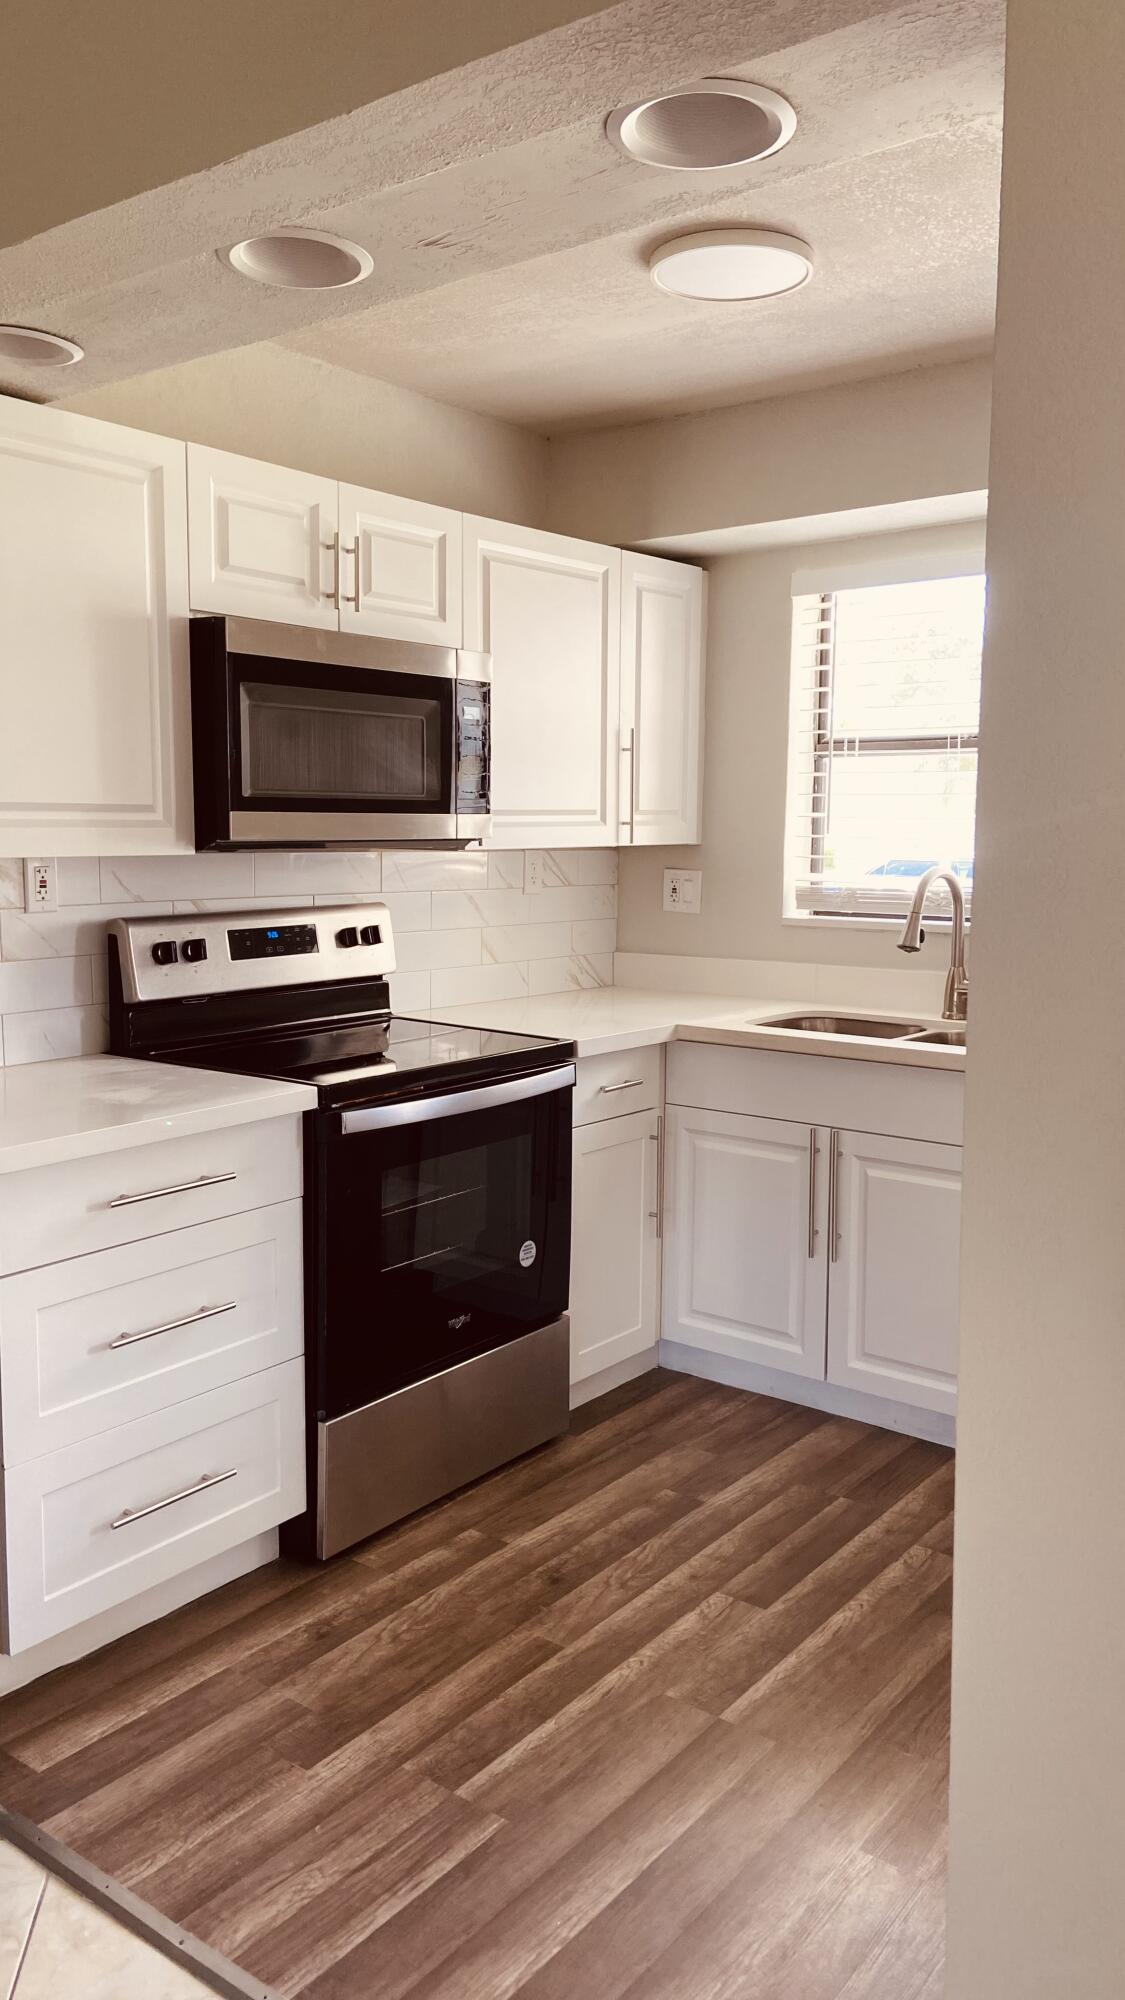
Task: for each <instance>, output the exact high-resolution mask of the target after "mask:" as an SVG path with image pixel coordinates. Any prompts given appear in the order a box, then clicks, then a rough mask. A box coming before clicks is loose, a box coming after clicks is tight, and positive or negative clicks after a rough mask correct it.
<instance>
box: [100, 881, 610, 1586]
mask: <svg viewBox="0 0 1125 2000" xmlns="http://www.w3.org/2000/svg"><path fill="white" fill-rule="evenodd" d="M394 965H395V959H394V938H393V932H392V927H391V920H390V916H389V914H388V912H387V910H386V908H385V906H384V905H382V904H380V903H365V904H357V905H355V906H352V907H348V908H333V909H325V908H316V909H280V910H277V911H275V912H273V913H263V911H262V910H260V909H258V910H252V911H241V912H232V913H230V914H226V913H224V914H221V915H216V914H213V913H212V914H208V915H198V914H190V915H185V916H178V915H177V916H174V917H144V918H124V919H119V920H118V921H116V922H115V923H113V924H111V926H110V936H109V987H110V1045H111V1047H112V1049H113V1050H114V1052H115V1053H116V1054H119V1055H128V1056H141V1057H149V1058H152V1059H155V1060H158V1061H160V1062H175V1063H188V1064H191V1065H194V1066H196V1067H198V1068H202V1069H211V1070H233V1071H237V1072H240V1073H242V1074H245V1075H250V1076H271V1077H284V1078H286V1079H290V1080H292V1079H297V1080H299V1081H301V1082H304V1083H308V1084H310V1085H312V1086H313V1087H314V1088H315V1090H316V1093H317V1098H318V1108H317V1109H316V1110H315V1111H311V1112H309V1113H308V1114H307V1115H306V1119H305V1128H306V1141H305V1203H304V1213H305V1273H306V1301H307V1318H306V1329H307V1331H306V1353H307V1409H308V1434H309V1494H310V1500H309V1507H308V1510H307V1512H306V1514H305V1515H304V1516H302V1517H301V1518H300V1519H299V1520H298V1521H296V1522H294V1523H291V1524H290V1526H289V1527H288V1529H286V1530H283V1546H286V1547H287V1548H288V1549H289V1550H290V1552H292V1553H294V1554H298V1555H301V1556H304V1557H320V1558H324V1557H327V1556H331V1555H335V1554H336V1553H337V1552H338V1551H339V1550H341V1549H344V1548H348V1547H350V1546H351V1545H352V1544H353V1543H354V1542H357V1541H359V1540H361V1539H362V1538H363V1537H364V1536H366V1535H371V1534H374V1533H375V1532H376V1531H377V1530H378V1529H380V1528H383V1527H386V1526H387V1525H388V1524H389V1523H390V1522H392V1521H396V1520H399V1519H401V1517H402V1516H403V1515H405V1514H409V1513H412V1512H413V1511H414V1510H415V1509H416V1508H418V1507H422V1506H425V1505H427V1504H428V1503H429V1502H430V1501H432V1500H436V1499H438V1498H439V1497H440V1496H441V1495H442V1494H445V1493H448V1492H451V1491H452V1490H453V1489H454V1488H455V1487H457V1486H461V1485H464V1484H465V1482H466V1481H468V1480H471V1479H476V1478H478V1477H479V1476H480V1475H481V1474H482V1473H485V1472H489V1471H491V1470H492V1469H493V1468H494V1467H495V1466H497V1465H501V1464H503V1463H505V1462H506V1461H507V1460H508V1459H511V1458H515V1457H517V1456H518V1455H519V1454H520V1453H521V1452H525V1451H530V1450H531V1449H532V1448H533V1447H534V1446H536V1445H539V1444H542V1443H544V1442H545V1441H546V1440H547V1439H548V1438H551V1437H554V1436H557V1435H558V1434H559V1433H560V1432H562V1431H564V1430H565V1429H566V1428H567V1424H568V1421H569V1411H568V1403H569V1389H568V1382H569V1326H568V1320H567V1303H568V1288H569V1278H570V1169H571V1093H572V1086H573V1083H574V1075H575V1070H574V1049H573V1045H572V1044H571V1043H569V1042H558V1041H550V1040H545V1039H542V1038H540V1037H538V1036H532V1035H510V1034H504V1033H496V1032H492V1031H489V1030H486V1029H480V1028H460V1027H447V1026H443V1025H441V1024H440V1023H436V1022H432V1021H414V1020H406V1019H402V1018H400V1017H398V1016H396V1015H393V1014H392V1013H391V1010H390V996H389V988H388V985H387V979H388V975H389V974H390V973H392V972H393V971H394Z"/></svg>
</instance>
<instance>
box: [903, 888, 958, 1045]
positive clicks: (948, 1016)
mask: <svg viewBox="0 0 1125 2000" xmlns="http://www.w3.org/2000/svg"><path fill="white" fill-rule="evenodd" d="M935 882H947V883H948V884H949V893H950V896H951V897H952V898H953V925H952V929H951V932H950V939H949V971H948V972H947V974H946V977H945V1001H944V1003H943V1006H942V1010H941V1018H942V1020H943V1021H963V1020H965V1018H966V1016H967V1015H968V1012H969V975H968V973H967V972H966V970H965V897H964V894H963V892H962V889H961V884H960V882H959V881H958V880H957V877H956V875H954V874H953V872H952V870H950V869H949V868H927V870H926V872H925V874H924V875H923V877H922V880H921V881H920V882H919V884H918V887H917V888H916V889H915V891H914V901H913V902H912V904H911V905H910V915H909V916H908V917H907V919H906V924H905V926H904V928H903V933H902V936H901V937H900V939H899V941H898V948H899V950H900V951H921V949H922V941H923V939H924V938H925V935H926V933H925V931H924V930H923V929H922V912H923V910H924V909H925V907H926V897H927V896H928V895H929V893H930V890H931V888H932V886H933V884H934V883H935Z"/></svg>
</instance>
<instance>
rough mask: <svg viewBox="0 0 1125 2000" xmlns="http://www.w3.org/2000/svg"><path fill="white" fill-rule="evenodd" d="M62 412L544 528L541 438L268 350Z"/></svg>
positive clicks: (186, 367)
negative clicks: (216, 447) (180, 438)
mask: <svg viewBox="0 0 1125 2000" xmlns="http://www.w3.org/2000/svg"><path fill="white" fill-rule="evenodd" d="M58 407H59V408H60V409H65V410H79V411H82V412H84V413H85V415H87V416H90V417H106V418H108V419H109V421H110V422H111V423H119V424H135V425H136V426H137V427H138V429H140V430H148V431H157V432H160V433H162V434H163V435H164V436H166V437H182V438H191V439H192V440H194V442H195V443H197V444H210V445H216V446H218V447H219V448H220V449H222V450H224V451H238V452H243V453H245V454H246V456H247V457H249V458H265V459H269V460H271V461H272V462H273V463H274V464H275V465H292V466H295V467H296V468H297V470H298V471H304V472H317V473H322V474H323V475H324V476H325V477H326V478H329V479H345V480H349V481H350V482H351V483H352V484H353V485H356V486H374V487H378V488H381V489H382V491H383V492H386V493H402V494H405V495H406V496H407V498H409V499H412V500H433V501H435V502H436V503H437V504H438V505H439V506H443V507H459V508H462V509H464V511H465V512H466V513H475V514H491V515H495V516H497V517H498V518H499V519H500V520H509V521H525V522H527V523H528V524H529V526H532V527H535V526H539V525H541V524H542V523H543V520H544V515H545V510H546V487H547V452H548V447H547V443H546V440H545V439H543V438H541V437H537V436H536V435H535V434H534V433H533V432H531V431H525V430H520V429H517V428H516V426H515V425H514V424H505V423H501V422H500V421H499V420H498V419H497V418H495V417H480V416H476V415H474V414H473V413H472V412H471V411H469V410H455V409H453V408H452V407H451V405H449V404H448V403H435V402H432V401H430V399H429V398H428V397H426V396H416V395H414V394H413V393H412V392H411V391H410V390H409V389H398V388H395V387H393V386H392V384H390V383H389V382H377V381H374V380H373V379H372V378H371V377H370V376H367V375H356V374H353V373H352V372H351V371H350V370H349V369H345V368H336V367H333V366H332V365H331V364H330V363H328V362H326V361H316V360H314V359H313V358H312V357H311V356H309V355H305V354H297V353H295V352H293V351H291V350H290V349H289V348H286V347H280V346H278V345H276V344H275V343H274V342H273V341H263V342H261V343H260V344H258V345H256V346H253V347H238V348H233V349H231V350H230V351H229V352H228V353H226V354H214V355H208V356H207V357H206V358H205V359H204V360H201V361H185V362H183V363H182V364H181V365H180V366H179V367H176V368H160V369H156V370H154V371H153V373H152V374H150V375H135V376H133V377H132V379H131V380H129V381H127V382H114V383H111V384H109V385H107V386H106V387H105V388H102V389H92V390H90V391H89V393H88V394H86V395H84V396H72V397H69V398H67V399H65V400H63V401H61V402H60V403H59V404H58Z"/></svg>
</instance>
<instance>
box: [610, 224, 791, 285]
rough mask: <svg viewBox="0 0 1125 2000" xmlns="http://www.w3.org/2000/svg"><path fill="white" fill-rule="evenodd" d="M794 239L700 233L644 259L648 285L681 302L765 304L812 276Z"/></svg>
mask: <svg viewBox="0 0 1125 2000" xmlns="http://www.w3.org/2000/svg"><path fill="white" fill-rule="evenodd" d="M812 267H813V253H812V251H811V250H810V248H809V246H808V244H807V243H802V241H801V239H800V237H799V236H779V235H778V234H777V232H776V231H775V230H772V229H704V230H701V231H699V232H698V233H697V234H696V235H694V236H676V237H673V239H672V241H671V242H670V243H662V244H661V245H660V247H659V249H657V250H654V251H653V253H652V255H651V257H650V258H649V260H648V268H649V272H650V275H651V277H652V281H653V284H654V285H659V287H660V289H661V291H662V292H675V293H676V295H677V297H679V298H682V299H771V298H774V297H775V296H776V294H777V293H778V292H795V291H796V290H797V287H798V286H799V285H803V284H805V283H806V282H807V281H808V279H809V278H811V276H812Z"/></svg>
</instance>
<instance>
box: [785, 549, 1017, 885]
mask: <svg viewBox="0 0 1125 2000" xmlns="http://www.w3.org/2000/svg"><path fill="white" fill-rule="evenodd" d="M984 600H985V579H984V577H983V576H982V575H979V574H974V575H967V576H943V577H938V578H931V579H927V580H922V581H907V582H887V583H865V584H863V585H860V586H858V587H850V588H845V589H823V590H817V591H806V592H802V593H801V594H798V595H795V596H794V600H793V705H792V724H791V734H790V783H789V812H788V829H787V840H786V907H787V911H788V913H789V914H797V913H803V914H805V915H825V916H828V915H831V916H895V915H898V914H900V913H901V912H903V911H905V910H906V909H908V908H909V905H910V900H911V897H912V895H913V893H914V889H915V887H916V885H917V882H918V878H919V876H921V875H923V874H924V873H925V871H926V869H927V868H931V867H933V866H934V864H935V863H936V864H937V865H938V866H940V867H942V868H948V869H951V870H952V871H953V872H954V873H955V874H956V875H957V876H958V878H959V879H960V881H961V883H962V886H963V889H964V893H965V901H966V904H968V903H969V901H970V900H971V896H972V886H973V833H974V819H975V813H976V790H977V730H978V726H979V719H980V658H981V640H982V636H983V628H984ZM942 893H943V894H945V897H946V904H947V907H948V892H944V891H943V892H942ZM934 903H935V911H936V913H937V914H940V911H941V898H940V896H939V894H938V892H937V891H935V895H934Z"/></svg>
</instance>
